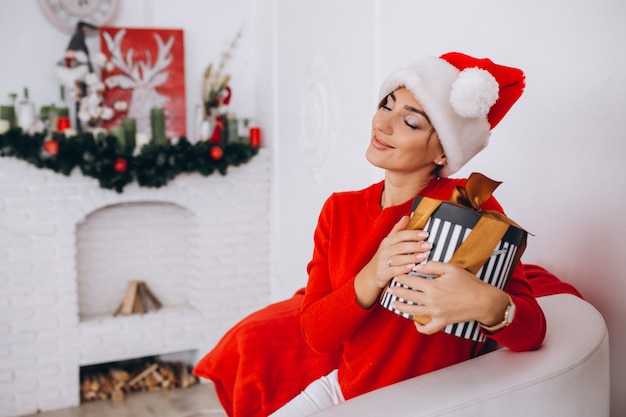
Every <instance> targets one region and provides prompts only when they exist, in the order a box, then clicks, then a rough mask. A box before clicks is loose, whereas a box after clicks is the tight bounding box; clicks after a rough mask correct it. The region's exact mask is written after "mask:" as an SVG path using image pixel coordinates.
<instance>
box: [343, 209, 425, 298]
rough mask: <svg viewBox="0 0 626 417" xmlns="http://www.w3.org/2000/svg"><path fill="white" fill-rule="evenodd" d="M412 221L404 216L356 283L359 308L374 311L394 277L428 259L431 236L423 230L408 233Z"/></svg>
mask: <svg viewBox="0 0 626 417" xmlns="http://www.w3.org/2000/svg"><path fill="white" fill-rule="evenodd" d="M408 224H409V217H408V216H404V217H402V218H401V219H400V221H398V223H396V224H395V226H394V227H393V229H391V232H389V234H388V235H387V237H385V238H384V239H383V240H382V241H381V242H380V245H379V247H378V250H377V251H376V253H375V254H374V257H372V259H371V260H370V261H369V262H368V263H367V265H365V267H364V268H363V269H362V270H361V272H359V274H358V275H357V276H356V278H355V280H354V289H355V291H356V298H357V302H358V303H359V305H360V306H361V307H363V308H371V307H372V306H373V305H374V303H376V301H377V300H378V297H379V295H380V290H381V289H383V288H385V287H386V286H387V284H388V283H389V281H390V280H391V278H393V277H394V276H398V275H402V274H406V273H408V272H409V271H411V269H413V268H414V267H415V265H416V264H418V263H420V262H422V261H424V260H425V259H426V258H427V257H428V252H429V251H430V249H431V245H430V243H428V242H426V240H425V239H426V238H427V237H428V233H426V232H424V231H422V230H406V227H407V225H408Z"/></svg>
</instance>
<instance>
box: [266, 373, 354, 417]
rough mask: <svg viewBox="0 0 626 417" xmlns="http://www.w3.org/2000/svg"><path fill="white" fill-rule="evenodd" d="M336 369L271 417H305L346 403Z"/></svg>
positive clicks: (312, 384) (316, 381) (312, 383)
mask: <svg viewBox="0 0 626 417" xmlns="http://www.w3.org/2000/svg"><path fill="white" fill-rule="evenodd" d="M337 374H338V372H337V370H336V369H335V370H334V371H332V372H331V373H329V374H328V375H326V376H323V377H321V378H320V379H318V380H315V381H313V382H311V383H310V384H309V386H308V387H306V388H305V389H304V391H302V392H301V393H300V394H299V395H297V396H296V397H294V398H293V399H292V400H291V401H289V402H288V403H287V404H285V405H283V406H282V407H281V408H279V409H278V410H276V411H275V412H274V413H273V414H271V415H270V417H304V416H308V415H310V414H313V413H315V412H316V411H320V410H323V409H325V408H328V407H331V406H333V405H336V404H339V403H342V402H344V401H345V399H344V398H343V394H342V393H341V387H339V380H338V378H337Z"/></svg>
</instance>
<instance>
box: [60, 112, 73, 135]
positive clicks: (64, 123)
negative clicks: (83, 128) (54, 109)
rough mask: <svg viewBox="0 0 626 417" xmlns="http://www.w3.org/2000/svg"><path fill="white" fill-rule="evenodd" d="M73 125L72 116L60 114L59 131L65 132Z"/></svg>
mask: <svg viewBox="0 0 626 417" xmlns="http://www.w3.org/2000/svg"><path fill="white" fill-rule="evenodd" d="M70 127H71V125H70V118H69V117H67V116H59V117H58V118H57V131H58V132H63V131H64V130H65V129H69V128H70Z"/></svg>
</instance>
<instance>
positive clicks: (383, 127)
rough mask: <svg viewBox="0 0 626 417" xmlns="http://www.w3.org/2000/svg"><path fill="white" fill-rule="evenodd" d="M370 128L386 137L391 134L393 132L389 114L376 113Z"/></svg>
mask: <svg viewBox="0 0 626 417" xmlns="http://www.w3.org/2000/svg"><path fill="white" fill-rule="evenodd" d="M372 128H373V129H374V130H375V131H376V130H377V131H379V132H383V133H385V134H388V135H389V134H391V133H392V132H393V127H392V124H391V117H390V115H389V112H385V111H383V110H379V111H377V112H376V114H374V117H373V118H372Z"/></svg>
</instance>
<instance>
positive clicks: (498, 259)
mask: <svg viewBox="0 0 626 417" xmlns="http://www.w3.org/2000/svg"><path fill="white" fill-rule="evenodd" d="M498 185H500V182H497V181H493V180H491V179H489V178H487V177H486V176H484V175H482V174H479V173H473V174H472V175H470V177H469V178H468V180H467V183H466V185H465V186H464V187H456V189H455V191H454V192H453V195H452V197H451V198H450V200H448V201H441V200H435V199H432V198H427V197H420V196H418V197H415V199H414V200H413V207H412V213H411V220H410V222H409V226H408V228H409V229H420V230H425V231H427V232H428V233H429V236H428V239H427V240H428V242H430V243H431V244H432V249H431V251H430V254H429V256H428V259H426V260H425V261H424V262H428V261H431V260H432V261H439V262H448V263H452V264H455V265H457V266H460V267H462V268H464V269H466V270H468V271H470V272H472V273H473V274H476V276H478V277H479V278H480V279H481V280H483V281H484V282H486V283H488V284H491V285H494V286H496V287H498V288H499V289H504V288H505V286H506V284H507V282H508V280H509V278H510V276H511V274H512V273H513V271H514V269H515V267H516V265H517V263H518V262H519V259H520V257H521V255H522V253H523V252H524V249H525V248H526V238H527V232H526V231H525V230H524V229H522V228H521V227H520V226H519V225H517V224H516V223H515V222H514V221H512V220H510V219H509V218H508V217H506V216H505V215H504V214H502V213H500V212H494V211H481V210H480V207H481V206H482V204H483V203H484V202H485V201H486V200H487V199H488V198H489V197H490V196H491V194H492V192H493V191H494V190H495V189H496V187H498ZM411 274H413V275H416V276H420V277H422V278H425V279H436V276H433V275H426V274H420V273H417V272H411ZM400 285H401V284H399V283H398V282H397V281H396V280H395V278H393V279H392V280H391V281H390V283H389V286H400ZM405 288H406V287H405ZM393 301H400V302H404V303H408V304H411V302H409V301H406V300H404V299H402V298H399V297H396V296H393V295H391V294H389V293H388V292H387V290H386V289H385V291H383V293H382V296H381V300H380V303H381V304H382V305H383V306H384V307H385V308H387V309H388V310H390V311H392V312H394V313H396V314H398V315H401V316H403V317H406V318H407V319H411V320H414V321H417V322H420V323H427V322H428V321H430V318H429V317H413V316H411V315H409V314H405V313H402V312H400V311H398V310H396V309H394V308H393V307H392V306H391V303H392V302H393ZM443 331H444V332H446V333H449V334H453V335H456V336H459V337H464V338H467V339H472V340H477V341H484V340H485V339H486V338H485V336H484V334H483V333H482V332H481V331H480V326H479V324H478V322H475V321H472V322H465V323H455V324H450V325H448V326H446V327H445V328H444V329H443Z"/></svg>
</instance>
